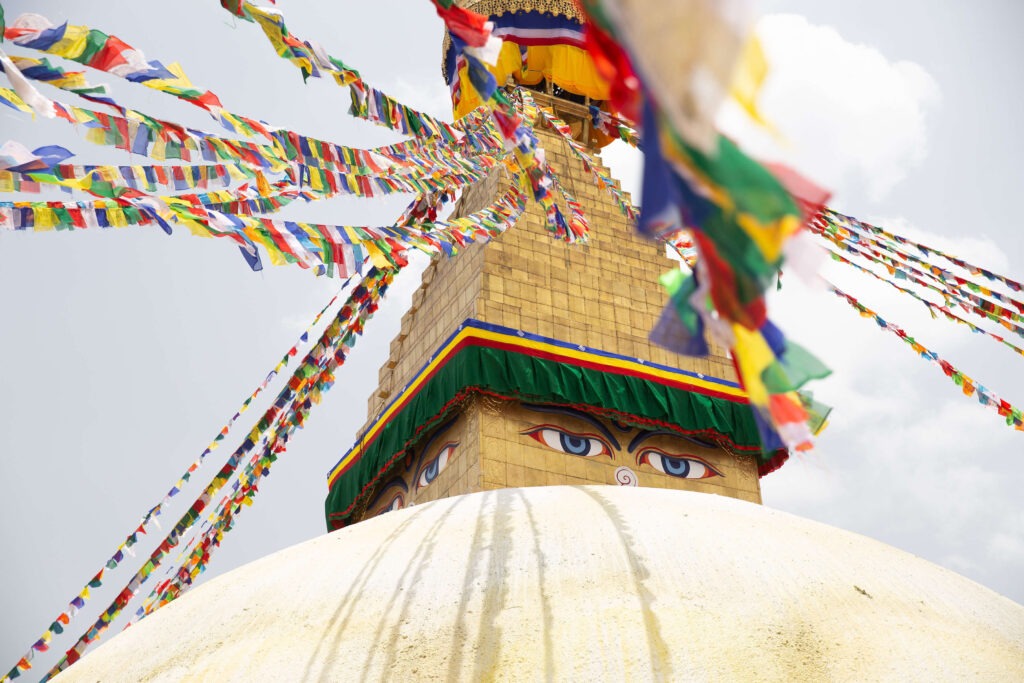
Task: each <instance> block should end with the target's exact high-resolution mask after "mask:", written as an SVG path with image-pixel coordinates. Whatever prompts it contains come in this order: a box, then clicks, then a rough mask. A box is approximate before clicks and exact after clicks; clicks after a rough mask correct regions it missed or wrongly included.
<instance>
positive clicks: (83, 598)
mask: <svg viewBox="0 0 1024 683" xmlns="http://www.w3.org/2000/svg"><path fill="white" fill-rule="evenodd" d="M347 285H348V281H346V282H345V284H343V285H342V287H341V289H339V291H338V293H337V294H335V295H334V296H333V297H332V298H331V300H330V301H328V302H327V305H325V306H324V307H323V308H321V309H320V311H319V312H318V313H317V314H316V316H315V317H314V318H313V321H312V322H311V323H309V325H307V326H306V329H305V330H304V331H303V333H302V335H301V336H300V337H299V339H298V340H297V341H296V342H295V344H294V345H293V346H292V347H291V348H290V349H289V350H288V351H287V352H286V353H285V354H284V356H282V357H281V359H280V360H279V361H278V362H277V365H275V366H274V368H273V369H272V370H271V371H270V372H269V373H268V374H267V376H266V378H264V380H263V381H262V382H261V383H260V384H259V386H257V387H256V389H255V390H254V391H253V392H252V393H251V394H249V396H248V397H247V398H246V399H245V401H243V402H242V405H241V407H240V408H239V409H238V411H236V412H235V414H234V415H232V417H231V419H230V420H228V422H227V423H226V424H225V425H224V426H223V427H222V428H221V429H220V431H218V432H217V436H216V437H215V438H214V439H213V441H211V442H210V444H209V445H208V446H207V447H206V448H205V449H204V450H203V452H202V454H200V456H199V457H198V458H196V459H195V460H194V461H192V463H191V464H190V465H189V466H188V468H187V469H186V470H185V471H184V472H183V473H182V474H181V476H179V477H178V480H177V481H176V482H175V483H174V485H173V486H172V487H171V488H170V490H168V491H167V493H166V494H164V497H163V498H162V499H161V500H160V502H159V503H157V504H156V505H154V506H153V507H151V508H150V509H149V510H147V511H146V513H145V514H144V515H143V516H142V518H141V519H140V520H139V522H138V524H137V525H136V526H135V530H134V531H133V532H132V533H130V534H128V536H127V537H126V538H125V540H124V541H122V542H121V544H120V545H118V547H117V548H116V549H115V550H114V552H113V554H112V555H111V556H110V558H109V559H108V560H107V561H106V562H105V563H104V565H103V567H101V568H100V570H99V571H98V572H97V573H96V574H95V576H93V577H92V578H91V579H89V581H88V582H86V584H85V586H83V588H82V590H81V591H79V593H78V594H77V595H76V596H75V597H74V598H72V600H71V602H70V603H68V607H67V609H66V610H64V611H63V612H61V613H60V614H59V615H57V618H56V619H55V620H54V621H53V623H52V624H50V626H49V627H48V628H47V630H46V631H44V632H43V634H42V635H41V636H40V637H39V639H38V640H37V641H36V643H35V644H33V646H32V647H31V648H30V649H29V651H28V652H27V653H26V654H25V655H24V657H23V658H22V659H21V660H19V664H18V665H16V666H15V667H14V669H12V670H11V671H9V672H8V673H7V678H11V679H13V678H17V677H18V676H19V675H20V673H19V672H18V671H17V670H18V669H19V668H20V670H21V671H27V670H28V669H30V668H31V661H32V659H33V653H34V652H35V651H40V649H39V644H40V643H44V644H46V643H49V642H50V640H52V638H53V636H55V635H60V634H62V633H64V627H65V626H68V625H69V624H70V623H71V621H72V620H73V619H74V618H75V616H76V615H77V614H78V612H79V611H80V610H81V609H82V608H83V607H85V603H86V602H87V601H88V600H89V598H90V597H91V595H90V592H89V589H90V588H99V587H100V586H102V585H103V579H104V575H105V573H106V572H107V571H110V570H114V569H117V568H118V567H119V566H120V565H121V564H122V563H123V561H124V558H125V555H128V556H130V557H134V553H133V552H132V546H134V545H136V544H137V543H138V542H139V536H141V535H143V534H146V533H147V532H150V531H152V527H153V526H157V527H159V521H158V518H159V517H160V514H161V513H162V512H163V509H164V508H165V507H166V506H167V505H168V504H169V503H170V501H171V499H172V498H174V497H176V496H177V495H178V494H179V493H181V491H182V490H183V489H184V488H185V487H186V486H187V485H188V483H189V481H190V480H191V478H192V476H193V475H194V474H195V473H196V472H197V471H198V470H199V469H200V468H201V467H202V466H203V465H204V464H205V462H206V458H207V456H209V455H210V453H212V452H213V451H214V450H216V449H217V448H218V447H219V446H220V443H221V442H222V441H223V440H224V439H225V438H226V437H227V435H228V433H229V432H230V430H231V427H232V426H233V425H234V423H235V421H236V420H237V419H238V418H239V417H241V415H243V414H244V413H245V412H246V411H247V410H248V409H249V405H250V404H251V403H252V402H253V401H254V400H255V399H256V398H257V397H258V396H259V395H260V394H261V393H262V392H263V391H264V389H266V388H267V386H268V385H269V384H270V383H271V382H272V381H273V380H274V378H275V377H277V376H278V375H279V374H280V372H281V371H282V370H283V369H284V368H286V367H287V366H288V364H289V362H290V361H291V359H292V358H294V357H296V356H297V355H298V348H299V346H300V344H304V343H305V342H306V341H307V340H308V339H309V335H310V333H311V332H312V331H313V330H314V329H315V328H316V326H317V324H318V323H319V322H320V319H321V318H322V317H323V315H324V313H325V312H326V311H327V310H328V309H329V308H331V307H332V306H333V305H334V304H335V302H336V301H337V300H338V297H339V296H340V295H341V293H342V291H344V289H345V287H346V286H347ZM22 663H25V664H27V665H28V666H21V664H22Z"/></svg>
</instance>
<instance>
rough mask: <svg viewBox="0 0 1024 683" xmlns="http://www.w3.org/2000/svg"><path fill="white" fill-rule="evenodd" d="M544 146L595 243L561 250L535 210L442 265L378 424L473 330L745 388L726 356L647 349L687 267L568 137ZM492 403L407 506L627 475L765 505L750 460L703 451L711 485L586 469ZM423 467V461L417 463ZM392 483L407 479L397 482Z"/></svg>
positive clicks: (386, 376)
mask: <svg viewBox="0 0 1024 683" xmlns="http://www.w3.org/2000/svg"><path fill="white" fill-rule="evenodd" d="M537 134H538V137H539V138H540V142H541V145H542V146H543V147H544V149H545V150H546V152H547V159H548V161H549V163H550V164H551V165H552V167H553V168H554V170H555V172H556V173H557V174H558V176H559V178H560V181H561V182H562V183H563V185H564V186H565V188H566V189H567V190H568V191H569V192H571V193H572V194H573V195H574V196H575V197H576V199H577V200H578V201H579V202H580V204H581V205H582V206H583V209H584V211H585V212H586V215H587V217H588V219H589V221H590V240H589V243H588V244H587V245H569V244H565V243H564V242H560V241H558V240H556V239H554V238H553V237H552V236H551V235H550V234H549V233H548V231H547V229H546V227H545V220H544V215H543V212H542V211H541V209H540V207H539V206H538V205H536V204H535V203H533V202H531V203H530V204H529V205H528V208H527V210H526V212H525V214H524V215H523V217H522V218H521V219H520V220H519V222H518V223H517V224H516V225H515V226H514V227H513V228H511V229H509V230H508V231H507V232H506V233H505V234H504V235H502V236H501V237H499V238H498V239H496V240H494V241H493V242H491V243H490V244H487V245H475V246H473V247H470V248H468V249H466V250H464V251H463V252H461V253H460V254H459V255H458V256H456V257H455V258H452V259H445V258H438V259H435V260H434V261H432V262H431V264H430V265H429V266H428V267H427V269H426V270H425V272H424V274H423V283H422V285H421V286H420V288H419V289H418V290H417V292H416V293H415V294H414V296H413V303H412V308H411V309H410V310H409V312H408V313H406V315H405V316H404V317H403V318H402V325H401V331H400V332H399V334H398V336H397V337H396V338H395V340H394V341H393V342H392V344H391V357H390V359H389V360H388V362H387V363H385V365H384V366H383V367H382V368H381V369H380V386H379V388H378V391H377V392H375V393H374V395H373V396H371V398H370V400H369V411H368V412H369V415H368V419H369V420H373V419H374V418H375V417H376V416H377V415H378V414H379V412H380V411H381V410H382V409H383V408H384V407H385V406H386V405H387V404H388V402H389V401H390V400H391V399H392V398H393V397H394V396H395V394H396V392H398V391H399V390H401V389H402V387H404V386H405V384H406V383H407V382H408V381H409V380H410V379H411V378H412V377H413V376H414V375H415V374H416V373H417V372H418V371H419V370H420V368H422V367H423V365H424V364H425V363H427V362H428V360H429V359H430V357H431V354H433V353H434V352H435V351H436V350H437V349H438V348H439V347H440V345H441V344H442V343H443V342H444V340H446V339H447V338H448V337H449V336H450V335H451V334H452V333H453V332H454V331H455V330H456V327H457V326H458V324H459V323H461V322H462V321H463V320H465V319H466V318H476V319H477V320H481V321H483V322H486V323H492V324H496V325H502V326H505V327H509V328H513V329H516V330H523V331H525V332H532V333H535V334H539V335H543V336H545V337H551V338H554V339H558V340H562V341H567V342H571V343H573V344H580V345H584V346H588V347H592V348H597V349H601V350H604V351H609V352H612V353H617V354H621V355H625V356H630V357H634V358H640V359H642V360H645V361H652V362H654V363H659V364H663V365H668V366H672V367H678V368H682V369H685V370H689V371H692V372H696V373H700V374H703V375H710V376H713V377H718V378H722V379H727V380H730V381H736V375H735V371H734V369H733V365H732V361H731V360H730V359H729V357H728V356H727V354H726V353H725V351H724V350H723V349H721V348H719V347H714V346H713V347H712V354H711V355H710V356H709V357H708V358H704V359H696V358H686V357H682V356H678V355H676V354H673V353H670V352H668V351H666V350H664V349H662V348H660V347H657V346H654V345H653V344H651V343H650V342H649V341H648V339H647V335H648V332H649V331H650V329H651V328H652V327H653V326H654V324H655V321H656V320H657V318H658V316H659V315H660V312H661V309H662V307H663V306H664V303H665V294H664V292H663V291H662V290H661V288H660V287H659V285H658V284H657V280H658V277H659V276H660V275H661V274H662V273H664V272H665V271H667V270H669V269H670V268H673V267H677V266H678V264H677V262H675V261H673V260H671V259H669V258H668V257H667V256H666V255H665V253H664V250H663V248H661V247H659V246H658V245H656V244H654V243H652V242H650V241H647V240H644V239H641V238H640V237H638V236H637V235H636V233H635V231H634V229H633V227H632V226H631V225H630V223H629V222H628V221H627V219H626V218H625V217H624V216H623V215H622V214H621V212H620V211H619V210H618V208H617V207H616V205H615V204H614V202H613V201H612V200H611V198H610V195H609V194H608V193H607V191H606V190H602V189H599V188H598V187H597V186H596V185H595V184H594V182H593V178H592V176H590V175H589V174H586V173H584V171H583V168H582V165H581V164H580V163H579V161H578V160H577V159H576V157H575V156H573V155H572V152H571V150H569V148H568V146H567V145H566V144H565V143H564V142H563V141H562V139H561V138H560V137H559V136H558V135H557V134H555V133H553V132H551V131H549V130H547V129H538V130H537ZM596 160H598V158H597V157H595V161H596ZM606 175H610V174H608V173H606ZM507 182H508V181H507V179H506V178H505V177H504V175H503V174H501V173H496V174H495V175H493V176H492V177H491V178H489V179H488V181H487V182H485V183H481V184H480V185H478V186H475V187H472V188H470V189H469V190H467V191H466V192H465V193H464V194H463V197H462V199H461V200H460V202H459V205H458V206H457V207H456V211H458V212H460V213H462V214H468V213H472V212H473V211H476V210H479V209H480V208H482V207H484V206H486V205H488V204H489V203H490V202H491V201H492V200H493V199H494V198H495V197H496V195H497V194H498V193H499V192H501V191H502V190H503V189H504V187H505V183H507ZM566 215H568V214H566ZM487 401H488V399H479V398H478V399H475V400H472V401H469V402H467V404H466V406H464V408H463V412H462V417H461V418H460V421H459V424H458V425H456V426H453V427H452V429H457V430H459V440H460V445H459V447H458V449H457V452H455V453H454V454H453V455H452V461H451V463H450V467H449V468H448V469H446V470H445V471H443V472H441V473H440V474H439V475H438V478H437V479H436V480H435V481H434V482H433V483H432V484H431V485H430V486H429V487H426V488H423V489H422V490H419V491H417V490H416V487H415V486H414V484H415V482H414V481H412V482H410V483H411V484H413V486H411V487H410V491H409V493H408V495H407V499H406V502H407V503H410V502H416V501H423V500H433V499H435V498H439V497H445V496H448V495H455V494H461V493H470V492H473V491H479V490H482V489H485V488H500V487H503V486H533V485H546V484H556V483H557V484H566V483H580V484H582V483H614V482H615V476H614V475H615V470H616V468H617V467H620V466H623V465H627V466H629V467H630V468H631V469H632V470H634V472H635V473H636V476H637V477H638V479H639V483H640V485H642V486H658V487H663V488H686V489H690V490H701V491H708V492H714V493H720V494H723V495H729V496H733V497H737V498H742V499H744V500H751V501H755V502H760V488H759V485H758V479H757V467H756V463H755V462H754V460H753V459H752V458H750V457H736V456H734V455H731V454H728V453H726V452H725V451H724V450H720V449H700V447H694V448H693V449H691V451H692V452H693V453H694V454H695V455H697V456H699V457H702V458H704V459H705V460H706V461H707V462H708V463H710V464H711V465H713V466H714V467H715V468H716V469H717V470H719V471H720V473H721V476H719V477H713V478H709V479H700V480H693V479H679V478H674V477H671V476H669V475H666V474H662V473H660V472H656V471H654V470H652V469H651V468H650V467H645V466H638V465H637V463H636V462H632V463H630V462H625V463H623V462H617V461H615V460H614V459H613V458H606V459H603V460H602V459H595V458H578V457H574V456H571V455H566V454H564V453H557V452H552V451H551V450H550V449H545V447H544V446H543V445H542V444H539V443H537V442H536V441H535V440H533V439H530V438H529V437H524V436H523V435H522V434H521V433H520V431H521V430H522V429H523V425H524V424H525V423H526V422H528V421H529V420H528V419H527V418H526V417H525V416H524V414H523V409H522V408H521V407H519V406H518V404H515V403H514V402H507V401H499V402H497V404H498V405H497V407H495V406H493V405H492V406H491V407H490V408H487V407H486V405H485V404H486V403H487ZM492 402H493V401H492ZM694 449H696V450H694ZM698 451H699V452H698ZM428 455H429V454H428ZM416 457H417V458H419V457H421V454H420V453H418V452H417V453H416ZM406 466H407V470H406V475H405V476H407V477H415V476H416V473H415V472H413V471H412V470H413V469H415V467H416V466H417V465H415V464H414V463H406ZM396 474H397V473H396ZM392 476H396V475H393V474H389V477H388V478H390V477H392ZM386 479H387V478H386ZM377 493H379V490H378V492H377ZM371 497H373V496H371ZM378 502H379V501H378ZM366 512H367V513H372V512H373V510H372V509H369V508H368V509H367V510H366Z"/></svg>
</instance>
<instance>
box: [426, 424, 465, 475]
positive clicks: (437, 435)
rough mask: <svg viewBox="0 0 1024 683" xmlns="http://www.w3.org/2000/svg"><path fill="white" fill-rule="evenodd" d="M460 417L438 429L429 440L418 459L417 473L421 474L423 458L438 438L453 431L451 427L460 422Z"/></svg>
mask: <svg viewBox="0 0 1024 683" xmlns="http://www.w3.org/2000/svg"><path fill="white" fill-rule="evenodd" d="M459 417H460V416H459V415H456V416H455V417H453V418H452V419H450V420H448V421H447V422H446V423H444V424H443V425H441V426H440V427H438V428H437V431H436V432H434V433H433V434H431V435H430V438H429V439H427V442H426V443H425V444H423V450H421V451H420V457H419V458H417V459H416V472H417V473H419V469H420V466H421V465H422V464H423V456H424V455H426V454H427V452H428V451H429V450H430V447H431V446H433V445H434V442H435V441H437V437H439V436H441V435H442V434H444V433H445V432H447V431H448V430H449V429H451V427H452V426H453V425H454V424H455V421H456V420H458V419H459Z"/></svg>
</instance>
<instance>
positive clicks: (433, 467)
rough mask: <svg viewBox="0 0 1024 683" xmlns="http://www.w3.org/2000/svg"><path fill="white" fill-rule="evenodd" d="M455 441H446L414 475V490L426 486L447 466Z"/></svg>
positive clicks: (453, 450) (455, 444)
mask: <svg viewBox="0 0 1024 683" xmlns="http://www.w3.org/2000/svg"><path fill="white" fill-rule="evenodd" d="M458 445H459V444H458V443H457V442H452V443H447V444H445V445H444V446H442V447H441V450H440V451H438V453H437V455H435V456H434V457H433V458H431V459H430V460H428V461H427V462H426V463H424V464H423V466H422V467H421V468H420V471H419V474H417V475H416V490H417V491H418V490H419V489H421V488H423V487H424V486H428V485H429V484H430V483H431V482H432V481H434V480H435V479H437V475H439V474H441V472H444V468H446V467H448V461H449V460H451V457H452V454H453V453H455V449H456V448H457V447H458Z"/></svg>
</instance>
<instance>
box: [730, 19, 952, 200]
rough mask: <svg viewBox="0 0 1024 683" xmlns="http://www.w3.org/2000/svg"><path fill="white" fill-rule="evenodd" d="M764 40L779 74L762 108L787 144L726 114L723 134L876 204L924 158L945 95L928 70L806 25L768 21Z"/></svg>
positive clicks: (761, 30) (771, 79)
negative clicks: (935, 108) (930, 117)
mask: <svg viewBox="0 0 1024 683" xmlns="http://www.w3.org/2000/svg"><path fill="white" fill-rule="evenodd" d="M757 32H758V35H759V37H760V39H761V41H762V44H763V45H764V49H765V53H766V56H767V58H768V62H769V65H770V72H769V76H768V80H767V81H766V83H765V87H764V90H763V92H762V93H761V97H760V107H761V110H762V113H763V114H764V116H765V117H766V118H767V119H768V120H769V121H771V122H772V123H773V124H774V125H775V126H776V128H777V129H778V131H779V132H780V133H781V138H782V140H781V141H780V139H779V138H777V137H773V136H772V135H770V134H768V133H766V132H765V131H764V130H761V129H757V128H756V127H755V126H754V124H752V123H751V122H750V121H749V120H748V119H747V118H746V116H745V115H744V114H741V113H740V112H739V110H738V108H736V107H735V106H727V107H726V108H725V109H723V114H722V117H721V119H720V124H721V125H722V126H723V127H724V128H725V130H727V131H728V132H729V133H730V134H731V135H734V136H736V137H737V138H738V139H739V140H740V141H741V143H742V144H743V145H744V147H745V148H746V149H748V150H749V151H751V152H753V153H755V154H756V155H758V156H761V157H765V158H773V159H779V160H782V161H785V162H787V163H789V164H791V165H793V166H795V167H796V168H797V169H799V170H801V171H803V172H804V173H805V174H807V175H808V176H809V177H811V178H814V179H815V180H817V181H818V182H819V183H821V184H823V185H824V186H826V187H829V188H831V189H832V190H833V191H834V192H835V193H836V194H847V193H850V192H856V191H858V190H861V189H862V188H863V190H865V191H866V192H867V193H868V196H869V197H870V198H871V199H879V198H881V197H882V196H884V195H885V194H886V193H887V192H889V190H890V189H892V187H894V186H895V185H896V184H897V183H899V182H900V181H901V180H903V178H904V177H906V175H907V173H908V171H909V170H910V169H912V168H914V167H915V166H917V165H918V164H920V163H921V161H922V160H923V159H924V158H925V155H926V154H927V151H928V145H927V130H926V125H925V118H926V113H927V110H928V108H929V107H931V106H932V105H934V104H935V103H937V102H938V100H939V88H938V85H937V84H936V82H935V80H934V79H933V78H932V77H931V76H930V75H929V74H928V72H927V71H925V69H924V68H922V67H921V66H920V65H918V64H916V63H914V62H908V61H895V62H893V61H890V60H888V59H887V58H886V57H885V56H884V55H882V53H881V52H879V51H878V50H877V49H875V48H873V47H871V46H868V45H859V44H856V43H851V42H849V41H847V40H846V39H844V38H843V37H842V36H841V35H840V34H839V33H838V32H837V31H836V30H835V29H834V28H832V27H830V26H815V25H813V24H811V23H809V22H808V21H807V20H806V19H805V18H803V17H801V16H797V15H789V14H775V15H769V16H766V17H763V18H762V19H761V21H760V22H759V24H758V27H757Z"/></svg>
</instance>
